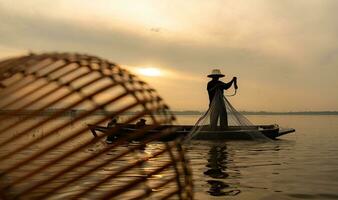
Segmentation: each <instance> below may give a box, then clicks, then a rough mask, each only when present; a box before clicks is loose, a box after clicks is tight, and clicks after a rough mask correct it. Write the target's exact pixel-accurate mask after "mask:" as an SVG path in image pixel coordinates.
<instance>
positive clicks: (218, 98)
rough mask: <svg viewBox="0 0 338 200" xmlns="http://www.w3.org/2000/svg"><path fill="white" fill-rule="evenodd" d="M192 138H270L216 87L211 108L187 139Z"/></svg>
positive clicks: (199, 120)
mask: <svg viewBox="0 0 338 200" xmlns="http://www.w3.org/2000/svg"><path fill="white" fill-rule="evenodd" d="M191 139H260V140H266V139H268V138H267V137H266V136H265V135H263V134H262V133H261V132H260V131H259V126H255V125H253V124H252V123H251V122H250V121H249V120H248V119H247V118H246V117H245V116H244V115H243V114H241V113H240V112H238V111H237V110H236V109H235V108H234V107H233V106H232V105H231V103H230V102H229V101H228V99H227V98H226V97H225V96H224V94H223V90H222V89H216V92H215V96H214V98H213V100H212V102H211V103H210V105H209V109H208V110H207V111H206V112H205V113H204V114H203V115H202V116H201V117H200V118H199V119H198V121H197V122H196V124H195V125H194V127H193V128H192V130H191V132H190V134H189V135H188V137H187V140H188V141H189V140H191Z"/></svg>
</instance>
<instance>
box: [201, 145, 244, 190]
mask: <svg viewBox="0 0 338 200" xmlns="http://www.w3.org/2000/svg"><path fill="white" fill-rule="evenodd" d="M208 156H209V158H208V163H207V165H206V167H207V170H206V171H205V172H204V175H207V176H209V177H210V178H212V179H209V180H207V183H208V185H209V186H210V188H209V190H208V191H207V192H208V193H209V194H210V195H212V196H235V195H238V194H239V193H240V192H241V190H239V189H236V186H235V185H230V184H229V183H228V182H227V181H226V180H227V179H228V178H231V176H232V175H230V174H229V173H227V169H228V164H229V162H230V160H231V159H229V153H228V150H227V146H226V144H215V145H212V146H211V148H210V151H209V154H208ZM234 172H235V176H236V177H237V175H238V174H239V171H234ZM236 174H237V175H236Z"/></svg>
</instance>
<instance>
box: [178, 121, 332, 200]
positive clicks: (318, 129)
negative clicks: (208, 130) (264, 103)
mask: <svg viewBox="0 0 338 200" xmlns="http://www.w3.org/2000/svg"><path fill="white" fill-rule="evenodd" d="M247 117H248V118H249V119H250V121H251V122H253V123H254V124H274V123H277V124H279V125H280V126H282V127H291V128H295V129H296V132H295V133H291V134H289V135H285V136H282V137H281V138H280V139H279V140H275V141H269V142H255V141H229V142H207V141H203V142H202V141H196V142H193V143H192V145H190V146H187V149H188V152H189V153H188V155H189V158H190V160H191V163H192V165H191V166H192V170H193V175H194V176H193V177H194V183H195V197H196V199H338V137H337V136H338V116H319V115H312V116H311V115H304V116H300V115H249V116H247ZM194 118H195V117H192V116H180V117H179V120H180V121H181V122H182V123H184V124H185V123H191V122H192V121H194V120H193V119H194Z"/></svg>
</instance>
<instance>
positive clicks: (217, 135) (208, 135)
mask: <svg viewBox="0 0 338 200" xmlns="http://www.w3.org/2000/svg"><path fill="white" fill-rule="evenodd" d="M116 126H118V131H117V132H116V133H114V134H111V135H109V136H108V137H107V141H113V140H114V139H116V138H119V137H122V136H125V135H126V134H128V133H133V132H135V131H137V129H139V128H138V127H137V126H136V125H135V124H117V125H116ZM147 126H148V125H145V126H143V127H142V128H145V129H146V128H147ZM88 127H89V128H90V130H91V131H92V133H93V135H94V136H96V135H97V133H98V132H102V133H109V132H110V130H111V128H108V127H104V126H96V125H88ZM193 127H194V126H179V125H162V126H159V127H157V128H156V129H150V130H147V131H146V132H145V133H144V134H143V135H142V136H140V137H138V138H136V139H135V140H140V139H142V138H145V137H148V136H150V135H151V134H152V133H156V132H159V131H160V130H163V129H166V128H173V130H174V132H173V134H170V135H169V136H165V137H163V138H162V139H163V140H171V139H174V138H176V137H178V136H185V135H188V134H189V133H190V131H191V129H192V128H193ZM258 132H259V133H262V134H263V135H265V136H266V137H268V138H271V139H275V138H277V137H280V136H282V135H285V134H288V133H292V132H295V129H281V128H279V126H278V125H258V126H245V127H244V126H230V127H229V128H228V129H226V130H222V131H211V130H208V129H207V128H203V129H202V130H201V131H199V132H198V134H197V135H196V136H194V139H199V140H228V139H230V140H248V139H252V137H251V133H258Z"/></svg>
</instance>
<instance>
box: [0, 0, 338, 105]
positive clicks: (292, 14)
mask: <svg viewBox="0 0 338 200" xmlns="http://www.w3.org/2000/svg"><path fill="white" fill-rule="evenodd" d="M173 8H175V9H173ZM337 8H338V3H337V2H336V1H334V0H331V1H330V0H323V1H316V0H307V1H302V0H299V1H278V2H276V1H268V0H254V1H250V2H248V1H238V0H228V1H217V0H215V1H212V2H205V1H161V3H159V2H158V1H140V2H137V3H135V2H133V4H131V3H130V2H128V1H114V3H112V2H111V1H102V2H100V3H97V2H95V3H93V2H92V1H76V0H73V1H57V2H49V1H48V2H46V1H34V2H26V1H25V2H21V3H20V4H19V3H18V2H15V1H7V2H1V3H0V23H1V27H0V34H1V37H0V45H1V46H2V49H4V50H2V51H1V52H0V56H1V57H4V56H6V55H9V54H8V53H7V50H5V49H8V50H10V51H11V52H21V51H25V50H26V51H27V50H33V51H76V52H82V53H90V54H94V55H99V56H101V57H104V58H109V59H110V60H112V61H114V62H117V63H120V64H122V65H129V66H140V65H145V64H149V63H152V64H154V65H156V66H161V67H163V68H166V69H169V70H171V71H174V72H178V73H176V81H173V80H168V79H166V78H163V80H161V81H159V82H158V83H156V85H154V87H155V88H158V89H159V90H160V92H161V93H162V94H163V95H164V96H165V98H166V99H169V101H170V102H169V103H171V102H172V105H174V107H177V108H182V109H183V108H187V109H190V108H188V107H189V106H190V105H191V104H187V103H185V104H184V103H182V102H184V99H186V96H184V95H186V91H189V92H191V93H192V94H194V95H193V96H194V98H193V99H201V100H200V101H198V102H194V109H198V108H199V107H202V106H204V104H205V102H204V100H202V99H206V96H205V95H206V92H205V86H204V84H203V81H204V82H207V81H208V79H207V78H206V77H205V76H206V74H207V73H209V72H210V70H211V69H212V68H216V67H217V68H221V69H222V70H223V71H224V73H225V74H226V75H227V76H226V78H227V79H228V80H229V79H230V78H231V77H232V76H238V77H239V80H240V81H241V82H240V85H241V86H240V87H241V88H240V89H241V93H240V95H241V96H239V97H238V98H237V101H238V102H239V103H238V104H237V105H238V106H239V107H240V108H243V109H246V110H259V109H264V110H289V109H296V110H302V109H324V110H329V109H332V110H337V109H338V103H337V102H338V94H337V93H336V92H335V91H336V89H335V88H337V87H338V81H337V78H336V75H335V74H338V68H337V64H338V59H337V57H336V55H337V53H338V44H337V42H336V36H337V35H338V23H337V16H336V15H337V14H336V9H337ZM61 13H62V14H61ZM158 27H159V28H158ZM10 55H11V54H10ZM191 77H193V78H191ZM198 79H200V80H201V81H200V82H199V83H198V84H197V83H196V81H194V80H198ZM197 82H198V81H197ZM182 85H184V87H182ZM180 89H182V90H183V91H180ZM171 91H175V92H176V94H173V93H172V92H171ZM300 91H301V92H300ZM181 95H182V96H183V97H181ZM262 99H266V101H265V100H262ZM304 99H312V100H313V101H315V102H311V101H308V103H307V105H304ZM290 104H292V105H290Z"/></svg>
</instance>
